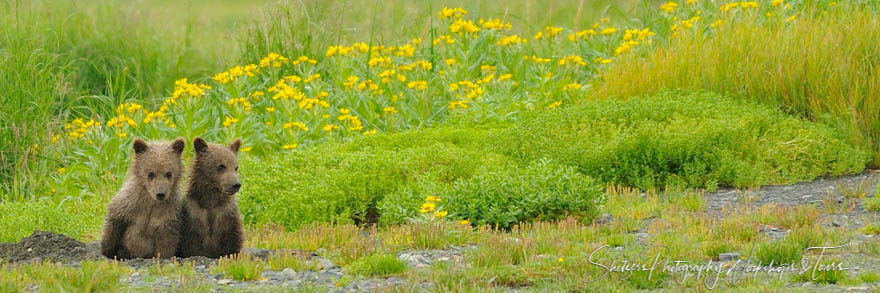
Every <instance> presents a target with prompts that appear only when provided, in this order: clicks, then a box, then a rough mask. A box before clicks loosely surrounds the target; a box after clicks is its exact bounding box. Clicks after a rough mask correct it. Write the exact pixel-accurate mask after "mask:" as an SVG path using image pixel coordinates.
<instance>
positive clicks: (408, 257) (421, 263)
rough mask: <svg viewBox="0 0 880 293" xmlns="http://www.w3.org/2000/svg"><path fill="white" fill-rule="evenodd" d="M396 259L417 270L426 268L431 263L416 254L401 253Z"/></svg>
mask: <svg viewBox="0 0 880 293" xmlns="http://www.w3.org/2000/svg"><path fill="white" fill-rule="evenodd" d="M397 258H398V259H400V260H401V261H403V262H406V263H407V264H409V265H410V266H413V267H417V268H423V267H427V266H429V265H430V264H431V261H430V260H429V259H428V258H427V257H424V256H422V255H419V254H416V253H403V254H401V255H400V256H398V257H397Z"/></svg>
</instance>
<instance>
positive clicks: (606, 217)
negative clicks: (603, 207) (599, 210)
mask: <svg viewBox="0 0 880 293" xmlns="http://www.w3.org/2000/svg"><path fill="white" fill-rule="evenodd" d="M611 220H612V218H611V214H609V213H603V214H602V216H600V217H599V219H597V220H596V224H607V223H611Z"/></svg>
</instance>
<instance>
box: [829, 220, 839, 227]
mask: <svg viewBox="0 0 880 293" xmlns="http://www.w3.org/2000/svg"><path fill="white" fill-rule="evenodd" d="M831 226H833V227H840V223H838V222H837V221H832V222H831Z"/></svg>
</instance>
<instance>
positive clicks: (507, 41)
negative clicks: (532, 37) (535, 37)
mask: <svg viewBox="0 0 880 293" xmlns="http://www.w3.org/2000/svg"><path fill="white" fill-rule="evenodd" d="M526 42H528V40H526V39H523V38H520V37H519V36H517V35H509V36H504V37H502V38H500V39H498V41H497V42H495V44H497V45H499V46H502V47H504V46H510V45H516V44H523V43H526Z"/></svg>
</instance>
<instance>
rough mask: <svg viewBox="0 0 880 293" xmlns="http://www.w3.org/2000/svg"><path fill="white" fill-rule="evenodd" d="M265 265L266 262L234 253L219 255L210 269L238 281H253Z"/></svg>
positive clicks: (257, 277)
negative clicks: (225, 255)
mask: <svg viewBox="0 0 880 293" xmlns="http://www.w3.org/2000/svg"><path fill="white" fill-rule="evenodd" d="M265 266H266V264H265V263H263V262H261V261H259V260H256V259H253V258H251V257H249V256H244V255H242V254H236V255H232V256H227V257H221V258H220V259H219V260H218V261H217V265H216V266H215V267H214V268H213V269H212V271H213V272H214V273H215V274H218V273H219V274H224V275H225V276H227V277H229V278H232V279H234V280H238V281H253V280H257V279H259V278H260V275H261V274H262V273H263V269H264V267H265Z"/></svg>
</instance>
